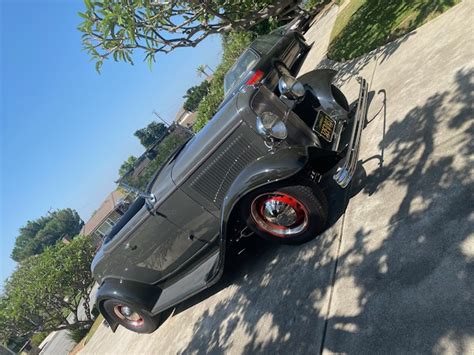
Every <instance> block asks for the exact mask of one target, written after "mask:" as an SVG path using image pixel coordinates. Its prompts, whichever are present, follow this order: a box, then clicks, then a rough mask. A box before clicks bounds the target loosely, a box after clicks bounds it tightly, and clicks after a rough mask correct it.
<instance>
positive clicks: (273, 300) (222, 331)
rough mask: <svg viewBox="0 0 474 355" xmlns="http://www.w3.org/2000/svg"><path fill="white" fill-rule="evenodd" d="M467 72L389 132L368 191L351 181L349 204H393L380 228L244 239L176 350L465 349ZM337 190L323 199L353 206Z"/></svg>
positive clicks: (469, 268)
mask: <svg viewBox="0 0 474 355" xmlns="http://www.w3.org/2000/svg"><path fill="white" fill-rule="evenodd" d="M472 74H473V73H472V71H467V70H460V71H459V72H458V73H457V76H456V89H455V90H451V91H444V92H439V93H437V94H435V95H433V96H431V97H430V98H429V99H428V100H427V101H426V102H425V103H423V104H421V105H419V106H417V107H415V108H413V109H412V110H411V111H409V112H408V113H407V114H406V116H405V117H404V118H403V119H400V120H398V121H394V122H392V123H391V124H390V126H389V127H388V129H387V131H386V132H385V127H384V132H383V135H381V137H380V144H379V149H380V150H381V153H380V154H376V155H375V157H369V158H373V159H379V160H380V159H381V160H380V161H381V162H382V163H380V164H379V167H378V168H377V169H375V170H374V171H373V172H371V173H369V174H368V176H367V178H366V179H365V183H364V176H363V175H362V176H361V177H360V179H356V180H355V182H354V184H353V185H352V187H353V190H352V191H351V194H350V195H354V200H353V202H351V206H352V203H354V204H359V203H361V204H364V201H368V199H380V200H381V201H382V203H386V204H387V205H388V204H390V199H391V198H392V197H391V196H393V198H395V196H398V198H399V204H398V205H397V204H395V207H394V208H393V213H388V214H387V212H386V211H385V212H384V209H382V214H381V215H380V216H376V215H375V216H373V219H382V220H385V219H386V221H387V223H386V224H381V225H380V226H379V227H377V228H375V227H370V225H373V224H374V223H375V222H377V221H375V222H374V221H367V222H368V226H365V225H362V226H360V227H357V228H354V229H353V231H352V232H351V231H350V230H346V229H344V231H345V232H344V236H343V239H341V238H340V230H341V224H340V223H335V224H334V227H333V228H330V229H328V230H327V231H326V232H325V233H324V234H323V235H322V236H320V237H318V238H316V239H315V240H313V241H311V242H309V243H307V244H304V245H301V246H297V247H287V246H278V245H274V244H271V243H267V242H264V241H260V240H258V239H247V240H245V243H247V245H246V246H245V251H244V252H243V253H241V254H239V257H238V258H237V259H236V260H234V261H233V263H232V264H231V265H230V267H228V268H227V269H226V272H225V276H224V281H223V282H224V285H226V286H225V287H227V285H230V284H232V289H231V290H230V291H229V292H226V293H225V295H223V296H222V297H219V299H215V300H214V301H213V302H209V307H208V308H207V309H206V310H204V311H203V313H202V314H201V315H200V316H199V318H198V319H197V320H196V321H195V322H193V324H194V325H193V327H194V328H193V331H192V338H191V340H190V341H189V342H187V343H186V344H185V345H183V346H182V348H181V349H180V350H179V353H184V354H188V353H189V354H191V353H192V354H203V353H206V354H208V353H209V354H223V353H228V352H238V353H255V352H259V353H268V354H270V353H271V354H274V353H289V352H291V353H295V354H306V353H319V352H321V351H323V350H326V351H331V352H342V353H367V352H379V353H386V352H390V353H408V352H410V353H431V352H443V351H452V352H456V353H463V352H467V348H466V346H467V345H466V344H467V341H468V338H471V339H472V337H473V336H474V322H473V317H472V314H470V312H471V311H472V309H474V298H473V295H474V292H473V287H474V286H473V285H474V278H473V275H474V257H473V255H472V251H471V254H469V250H471V249H469V248H466V243H468V242H469V240H468V238H470V237H471V233H472V230H474V228H473V227H474V226H473V219H472V218H471V219H469V216H470V213H471V209H470V208H469V206H473V205H474V203H473V201H472V199H473V198H472V196H473V191H472V177H471V175H470V169H469V165H468V161H469V159H468V158H469V156H471V155H472V154H473V152H474V149H473V144H472V133H473V132H472V122H471V121H470V116H471V112H472V94H471V93H472V91H473V90H472V89H473V87H472V86H473V85H472ZM380 95H384V93H380ZM453 110H455V111H456V112H455V113H454V114H452V112H453ZM383 111H384V110H383V109H382V111H381V112H383ZM380 157H382V158H380ZM365 162H366V160H365V161H364V160H361V162H360V163H361V164H365ZM379 169H381V170H379ZM361 173H362V174H363V173H365V171H364V170H361ZM327 189H329V190H330V189H331V187H328V188H327ZM392 191H393V195H392ZM339 193H340V192H338V191H333V190H331V191H329V199H330V201H331V202H333V203H334V202H335V200H337V201H339V203H341V202H340V201H341V199H347V198H348V196H344V195H342V196H341V195H338V194H339ZM341 206H342V207H340V209H342V210H344V209H345V205H344V203H342V204H341ZM336 209H338V208H336ZM356 210H357V209H356ZM388 210H389V209H388ZM360 211H362V209H359V213H360V214H363V211H362V212H360ZM332 213H333V215H332V218H333V219H335V220H336V221H337V220H339V219H340V215H338V214H339V213H340V212H338V211H336V212H334V211H333V212H332ZM383 213H385V215H384V214H383ZM341 215H342V213H341ZM347 218H349V219H353V220H355V221H356V222H357V219H358V218H361V217H360V216H357V215H355V216H349V217H348V216H344V219H347ZM356 222H354V221H352V222H351V223H356ZM362 222H364V221H360V222H359V224H360V223H362ZM355 225H356V226H357V223H356V224H355ZM341 240H342V243H341ZM347 241H352V244H350V243H349V244H347V245H346V244H345V243H346V242H347ZM348 245H351V246H350V247H349V246H348ZM333 284H334V288H333ZM331 299H332V302H329V300H331ZM328 304H330V307H331V309H328ZM346 304H347V305H349V304H351V308H349V310H347V309H345V308H344V307H345V306H346ZM453 347H454V348H453Z"/></svg>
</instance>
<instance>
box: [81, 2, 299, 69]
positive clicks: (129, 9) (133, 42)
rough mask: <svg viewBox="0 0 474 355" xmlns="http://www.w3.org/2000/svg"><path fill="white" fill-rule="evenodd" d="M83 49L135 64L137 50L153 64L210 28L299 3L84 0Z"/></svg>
mask: <svg viewBox="0 0 474 355" xmlns="http://www.w3.org/2000/svg"><path fill="white" fill-rule="evenodd" d="M84 4H85V10H84V11H83V12H80V13H79V16H81V17H82V19H83V22H82V23H81V24H80V25H79V27H78V29H79V31H81V32H82V33H83V36H82V43H83V47H84V49H85V50H86V51H87V52H88V53H89V55H90V56H91V58H92V59H93V60H94V61H95V62H96V69H97V70H98V71H100V68H101V66H102V64H103V62H104V60H106V59H108V58H110V57H112V58H113V59H114V60H115V61H125V62H129V63H132V64H133V58H132V56H133V52H134V50H139V51H142V52H143V53H144V55H145V60H147V61H148V63H149V64H150V65H151V64H152V63H153V62H154V60H155V55H156V54H157V53H159V52H163V53H169V52H171V51H173V50H174V49H176V48H180V47H194V46H196V45H197V44H198V43H200V42H201V41H202V40H204V39H205V38H206V37H208V36H209V35H212V34H219V33H228V32H230V31H233V30H240V31H245V30H248V29H250V28H252V27H253V26H255V25H257V24H259V23H260V22H262V21H265V20H267V19H269V18H272V17H278V16H279V15H281V14H282V13H283V12H285V11H286V10H287V9H289V8H293V7H295V6H296V4H297V1H296V0H187V1H183V0H169V1H162V0H125V1H122V0H96V1H92V0H84Z"/></svg>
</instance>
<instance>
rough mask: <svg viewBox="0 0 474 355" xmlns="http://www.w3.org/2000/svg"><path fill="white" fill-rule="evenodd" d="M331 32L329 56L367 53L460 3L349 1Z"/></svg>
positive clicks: (342, 57)
mask: <svg viewBox="0 0 474 355" xmlns="http://www.w3.org/2000/svg"><path fill="white" fill-rule="evenodd" d="M346 1H348V2H349V3H347V4H346V7H345V8H344V9H343V10H342V11H341V12H340V13H339V15H338V16H337V19H336V23H335V24H334V28H333V30H332V33H331V43H330V45H329V50H328V57H329V58H330V59H334V60H338V61H342V60H348V59H353V58H356V57H359V56H361V55H362V54H365V53H368V52H370V51H371V50H373V49H375V48H377V47H379V46H381V45H384V44H385V43H388V42H390V41H393V40H394V39H396V38H398V37H401V36H403V35H404V34H406V33H408V32H410V31H412V30H414V29H415V28H417V27H419V26H421V25H422V24H424V23H426V22H428V21H429V20H431V19H433V18H434V17H436V16H438V15H439V14H441V13H442V12H444V11H446V10H447V9H449V8H450V7H451V6H453V5H456V4H457V3H459V2H460V0H385V1H384V0H346Z"/></svg>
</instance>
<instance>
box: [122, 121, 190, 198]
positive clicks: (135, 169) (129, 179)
mask: <svg viewBox="0 0 474 355" xmlns="http://www.w3.org/2000/svg"><path fill="white" fill-rule="evenodd" d="M192 136H193V134H192V133H191V132H190V131H189V130H187V129H185V128H183V127H181V126H179V125H172V126H170V127H169V128H168V130H167V131H166V133H165V134H164V135H163V137H160V139H158V140H157V142H155V143H154V144H153V145H152V146H150V147H149V148H148V149H147V150H146V151H145V153H143V154H142V155H141V156H140V157H139V158H137V159H136V160H135V162H134V164H133V166H132V167H131V169H130V170H128V171H127V172H126V173H125V174H124V175H123V176H122V177H121V178H120V180H119V181H120V183H121V184H126V185H128V186H131V187H133V188H136V189H138V190H140V191H145V190H146V188H147V186H148V185H149V184H150V183H151V182H152V181H153V180H154V178H155V177H156V175H157V174H158V173H159V171H160V170H161V168H162V167H163V166H165V165H166V163H168V161H170V160H171V159H172V158H174V157H175V156H176V155H177V154H179V152H180V150H181V148H182V147H183V146H184V145H185V143H187V142H188V141H189V139H190V138H191V137H192Z"/></svg>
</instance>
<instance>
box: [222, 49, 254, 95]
mask: <svg viewBox="0 0 474 355" xmlns="http://www.w3.org/2000/svg"><path fill="white" fill-rule="evenodd" d="M257 62H258V56H257V55H256V54H255V53H254V52H252V51H251V50H250V49H247V50H245V52H244V53H242V55H241V56H240V57H239V59H237V62H236V63H235V64H234V66H233V67H232V68H230V70H229V71H228V72H227V74H226V75H225V77H224V93H225V95H227V94H228V93H229V92H230V91H231V90H233V89H234V88H235V86H236V85H237V84H239V83H240V82H241V81H242V79H243V78H244V77H245V75H246V74H247V73H248V72H249V70H251V69H252V68H253V67H254V66H255V64H257Z"/></svg>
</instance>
